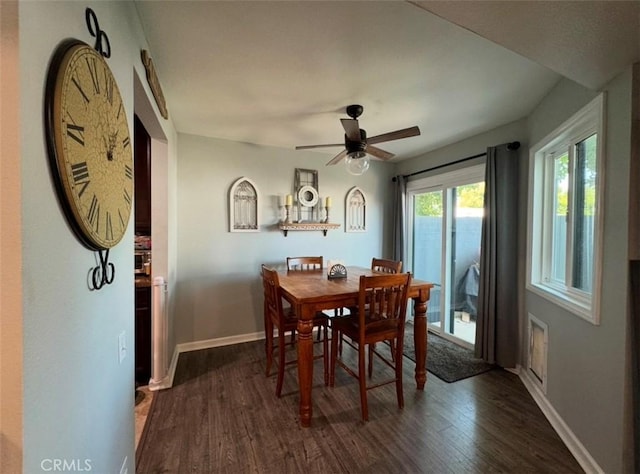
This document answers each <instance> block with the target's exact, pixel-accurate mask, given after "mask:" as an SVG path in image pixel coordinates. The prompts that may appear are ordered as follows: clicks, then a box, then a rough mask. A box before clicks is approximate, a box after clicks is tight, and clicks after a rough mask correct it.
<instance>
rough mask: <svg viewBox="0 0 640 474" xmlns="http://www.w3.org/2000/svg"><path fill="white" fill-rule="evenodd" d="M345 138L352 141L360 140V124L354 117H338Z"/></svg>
mask: <svg viewBox="0 0 640 474" xmlns="http://www.w3.org/2000/svg"><path fill="white" fill-rule="evenodd" d="M340 121H341V122H342V127H343V128H344V132H345V133H346V134H347V138H348V139H349V140H351V141H352V142H359V141H360V125H358V121H357V120H356V119H340Z"/></svg>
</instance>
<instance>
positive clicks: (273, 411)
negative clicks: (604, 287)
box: [136, 341, 583, 474]
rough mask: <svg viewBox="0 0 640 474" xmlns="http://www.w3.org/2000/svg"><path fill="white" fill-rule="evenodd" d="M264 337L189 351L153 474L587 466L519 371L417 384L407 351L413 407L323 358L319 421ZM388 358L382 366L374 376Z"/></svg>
mask: <svg viewBox="0 0 640 474" xmlns="http://www.w3.org/2000/svg"><path fill="white" fill-rule="evenodd" d="M264 368H265V364H264V342H263V341H257V342H251V343H245V344H238V345H233V346H226V347H219V348H215V349H206V350H201V351H194V352H189V353H183V354H181V356H180V359H179V362H178V367H177V371H176V378H175V384H174V387H173V388H171V389H168V390H164V391H160V392H156V394H155V398H154V401H153V407H152V409H151V412H150V415H149V418H148V420H147V424H146V426H145V429H144V432H143V435H142V439H141V441H140V445H139V447H138V450H137V455H136V458H137V459H136V461H137V462H136V472H137V473H140V474H147V473H298V472H304V473H306V474H312V473H365V472H366V473H399V472H406V473H420V472H424V473H480V472H481V473H485V472H509V473H511V472H513V473H524V472H529V473H533V472H535V473H539V472H545V473H572V472H576V473H579V472H583V471H582V469H581V468H580V466H579V465H578V463H577V462H576V461H575V459H574V458H573V457H572V455H571V453H570V452H569V451H568V450H567V448H566V447H565V446H564V444H563V443H562V441H561V440H560V438H559V437H558V436H557V434H556V433H555V431H554V430H553V428H552V427H551V425H550V424H549V423H548V421H547V420H546V418H545V417H544V415H543V414H542V412H541V411H540V409H539V408H538V406H537V405H536V404H535V402H534V401H533V399H532V398H531V397H530V396H529V394H528V392H527V391H526V389H525V388H524V386H523V385H522V383H521V382H520V379H519V378H518V377H517V376H515V375H513V374H511V373H509V372H506V371H503V370H492V371H490V372H487V373H485V374H482V375H478V376H476V377H472V378H469V379H465V380H461V381H459V382H455V383H452V384H448V383H446V382H443V381H441V380H440V379H438V378H437V377H435V376H434V375H431V374H427V385H426V389H425V391H424V392H421V391H417V390H416V389H415V381H414V378H413V371H414V364H413V362H412V361H411V360H409V359H407V358H406V357H405V358H404V391H405V407H404V409H403V410H399V409H398V407H397V403H396V397H395V388H394V386H393V385H387V386H385V387H381V388H377V389H375V390H372V391H370V392H369V421H368V422H367V423H364V422H362V421H361V416H360V401H359V395H358V387H357V381H356V380H355V379H354V378H352V377H350V376H348V375H347V374H346V373H345V372H344V371H341V370H338V371H337V373H336V386H335V387H334V388H329V387H325V386H324V383H323V379H322V366H321V361H318V362H317V363H316V365H315V367H314V387H313V402H314V405H313V420H312V427H311V428H301V427H300V426H299V423H298V393H297V377H296V369H295V366H292V367H291V368H290V369H287V374H286V375H285V383H284V388H283V396H282V398H280V399H278V398H276V396H275V383H276V380H275V378H276V377H275V375H272V376H271V377H269V378H267V377H265V375H264ZM384 370H386V367H385V366H384V365H383V364H378V365H376V367H375V371H376V373H378V372H384Z"/></svg>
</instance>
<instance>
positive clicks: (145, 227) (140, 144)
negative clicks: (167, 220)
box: [133, 115, 151, 235]
mask: <svg viewBox="0 0 640 474" xmlns="http://www.w3.org/2000/svg"><path fill="white" fill-rule="evenodd" d="M133 133H134V143H135V149H134V157H133V161H134V173H135V174H134V175H135V206H134V216H135V233H136V235H151V137H150V136H149V134H148V133H147V131H146V129H145V128H144V125H142V122H141V121H140V119H139V118H138V116H137V115H136V116H134V127H133Z"/></svg>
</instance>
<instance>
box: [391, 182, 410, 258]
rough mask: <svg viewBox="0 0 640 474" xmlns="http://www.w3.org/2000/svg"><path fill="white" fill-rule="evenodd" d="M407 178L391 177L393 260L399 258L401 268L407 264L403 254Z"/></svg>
mask: <svg viewBox="0 0 640 474" xmlns="http://www.w3.org/2000/svg"><path fill="white" fill-rule="evenodd" d="M408 180H409V178H406V177H404V176H396V177H395V178H394V179H393V183H394V189H393V236H392V245H393V256H392V258H393V260H401V261H402V262H403V263H402V268H403V270H404V269H405V268H406V266H407V262H406V260H405V255H404V248H405V245H404V239H405V223H406V210H407V206H406V201H407V181H408Z"/></svg>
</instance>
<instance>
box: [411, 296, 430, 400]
mask: <svg viewBox="0 0 640 474" xmlns="http://www.w3.org/2000/svg"><path fill="white" fill-rule="evenodd" d="M428 299H429V290H425V291H420V294H419V295H418V296H416V297H415V298H413V309H414V320H413V325H414V331H413V338H414V344H415V348H416V385H417V387H418V390H424V385H425V383H426V382H427V301H428Z"/></svg>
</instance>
